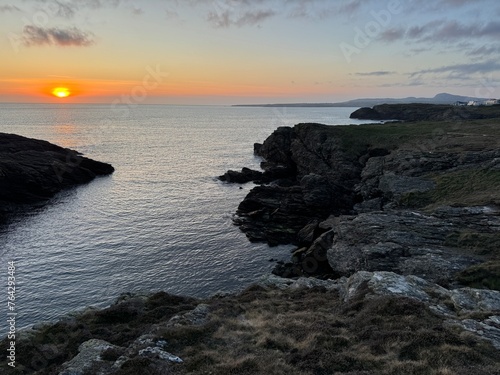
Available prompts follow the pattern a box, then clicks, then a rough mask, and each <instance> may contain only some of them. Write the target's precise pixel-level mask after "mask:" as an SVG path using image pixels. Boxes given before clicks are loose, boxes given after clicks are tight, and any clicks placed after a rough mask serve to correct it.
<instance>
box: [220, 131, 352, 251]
mask: <svg viewBox="0 0 500 375" xmlns="http://www.w3.org/2000/svg"><path fill="white" fill-rule="evenodd" d="M329 130H331V127H328V126H325V125H319V124H314V125H312V124H299V125H297V126H295V127H294V128H290V127H281V128H278V130H276V131H275V132H274V133H273V134H272V135H271V136H269V137H268V138H267V139H266V141H265V142H264V143H263V144H262V146H260V147H257V152H258V154H259V155H260V156H262V157H263V158H264V159H265V161H264V162H263V163H262V167H263V169H264V172H263V177H265V176H268V177H269V178H271V179H272V178H274V182H272V183H270V184H269V185H267V186H258V187H255V188H254V189H252V191H251V192H250V193H249V194H248V196H247V197H246V198H245V200H244V201H243V202H242V203H241V204H240V206H239V207H238V211H237V215H238V218H237V219H236V224H237V225H240V227H241V229H242V230H243V231H244V232H245V233H246V234H247V236H248V238H249V239H250V240H251V241H267V242H268V243H270V244H271V245H274V244H278V243H297V233H298V232H299V231H300V230H301V229H302V228H303V227H304V226H306V225H308V224H309V223H310V222H311V221H312V220H323V219H326V218H327V217H328V216H329V215H330V214H331V213H337V214H340V213H346V212H349V211H350V210H351V209H352V206H353V202H354V195H355V193H354V189H353V187H354V185H355V184H356V183H357V182H359V179H360V173H361V164H360V163H359V161H358V160H357V159H356V158H354V157H352V156H350V155H348V154H346V153H345V152H344V151H343V150H342V147H341V142H340V140H339V139H336V138H335V137H331V136H329V135H328V132H329ZM228 173H230V172H228ZM230 174H231V176H233V175H234V173H233V172H231V173H230ZM226 175H227V174H226ZM265 181H267V179H263V178H260V177H259V178H258V179H257V180H256V181H255V182H265Z"/></svg>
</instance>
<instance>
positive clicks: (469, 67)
mask: <svg viewBox="0 0 500 375" xmlns="http://www.w3.org/2000/svg"><path fill="white" fill-rule="evenodd" d="M492 72H500V62H498V61H496V60H489V61H484V62H478V63H468V64H455V65H445V66H440V67H438V68H431V69H423V70H419V71H416V72H412V73H409V74H408V75H409V76H410V78H413V77H416V76H421V75H425V74H436V73H446V74H453V75H457V76H462V77H463V76H468V75H471V74H476V73H480V74H486V73H492Z"/></svg>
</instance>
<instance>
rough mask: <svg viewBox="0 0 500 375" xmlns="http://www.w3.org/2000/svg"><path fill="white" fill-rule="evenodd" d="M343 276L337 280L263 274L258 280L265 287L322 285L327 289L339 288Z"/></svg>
mask: <svg viewBox="0 0 500 375" xmlns="http://www.w3.org/2000/svg"><path fill="white" fill-rule="evenodd" d="M345 281H346V279H345V278H341V279H339V280H320V279H316V278H314V277H299V278H297V279H290V278H284V277H280V276H276V275H273V274H271V275H264V276H263V277H262V278H261V279H260V280H259V282H258V285H261V286H263V287H266V288H269V287H271V288H279V289H288V288H290V289H299V288H315V287H323V288H325V289H328V290H340V289H341V288H342V285H343V283H344V282H345Z"/></svg>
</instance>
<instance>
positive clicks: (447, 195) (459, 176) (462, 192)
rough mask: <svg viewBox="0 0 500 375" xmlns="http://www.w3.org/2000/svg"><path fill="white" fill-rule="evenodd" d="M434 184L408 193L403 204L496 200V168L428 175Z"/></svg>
mask: <svg viewBox="0 0 500 375" xmlns="http://www.w3.org/2000/svg"><path fill="white" fill-rule="evenodd" d="M432 178H433V180H434V181H435V182H436V188H435V189H433V190H431V191H428V192H425V193H408V194H405V195H404V196H403V197H402V198H401V202H400V203H401V205H402V206H404V207H414V208H427V209H433V208H435V207H438V206H444V205H448V206H462V207H465V206H482V205H489V204H497V205H498V204H500V171H495V170H489V169H480V170H474V169H467V170H462V171H455V172H450V173H445V174H442V175H439V176H434V177H432Z"/></svg>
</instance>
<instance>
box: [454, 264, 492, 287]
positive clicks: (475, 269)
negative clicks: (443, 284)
mask: <svg viewBox="0 0 500 375" xmlns="http://www.w3.org/2000/svg"><path fill="white" fill-rule="evenodd" d="M456 279H457V281H458V282H460V283H461V284H463V285H466V286H469V287H471V288H488V289H492V290H500V261H490V262H485V263H481V264H476V265H474V266H472V267H469V268H467V269H465V270H463V271H462V272H460V273H459V274H458V275H457V277H456Z"/></svg>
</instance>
